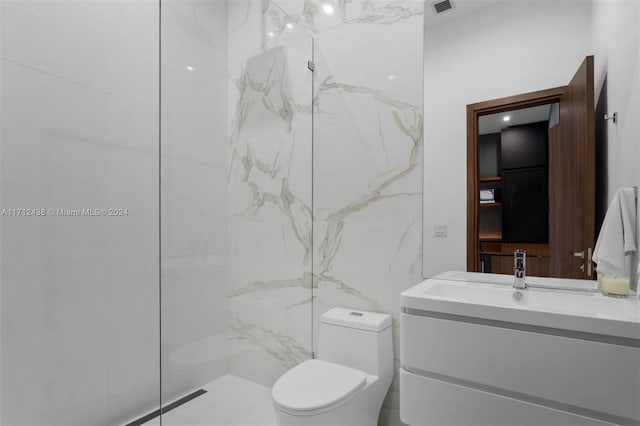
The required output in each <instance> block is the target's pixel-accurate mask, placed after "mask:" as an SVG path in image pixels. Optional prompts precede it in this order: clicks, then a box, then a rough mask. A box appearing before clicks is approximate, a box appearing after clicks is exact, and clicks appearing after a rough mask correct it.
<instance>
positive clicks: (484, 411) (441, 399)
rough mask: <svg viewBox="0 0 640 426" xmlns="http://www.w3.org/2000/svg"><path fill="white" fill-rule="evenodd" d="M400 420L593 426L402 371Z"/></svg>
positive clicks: (498, 425) (548, 410) (584, 419)
mask: <svg viewBox="0 0 640 426" xmlns="http://www.w3.org/2000/svg"><path fill="white" fill-rule="evenodd" d="M400 394H401V395H403V397H402V398H400V419H401V420H402V421H403V422H404V423H407V424H409V425H414V426H418V425H420V426H423V425H438V426H447V425H456V426H463V425H469V426H485V425H486V426H525V425H527V426H557V425H564V426H588V425H589V426H590V425H598V426H603V425H610V423H605V422H601V421H599V420H595V419H591V418H589V417H584V416H578V415H575V414H572V413H567V412H565V411H561V410H555V409H552V408H547V407H544V406H541V405H536V404H531V403H528V402H524V401H519V400H517V399H513V398H507V397H504V396H501V395H496V394H492V393H490V392H484V391H479V390H476V389H472V388H468V387H465V386H461V385H455V384H452V383H447V382H445V381H441V380H437V379H433V378H429V377H423V376H418V375H415V374H412V373H409V372H407V371H406V370H404V369H402V368H401V369H400Z"/></svg>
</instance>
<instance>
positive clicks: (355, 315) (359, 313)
mask: <svg viewBox="0 0 640 426" xmlns="http://www.w3.org/2000/svg"><path fill="white" fill-rule="evenodd" d="M349 315H353V316H354V317H361V316H363V315H364V314H363V313H362V312H354V311H351V312H349Z"/></svg>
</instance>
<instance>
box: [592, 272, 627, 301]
mask: <svg viewBox="0 0 640 426" xmlns="http://www.w3.org/2000/svg"><path fill="white" fill-rule="evenodd" d="M629 281H630V280H629V277H627V276H623V275H611V274H602V275H599V276H598V287H599V288H600V290H601V291H602V294H604V295H606V296H614V297H627V296H628V295H629Z"/></svg>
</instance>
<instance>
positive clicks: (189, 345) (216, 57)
mask: <svg viewBox="0 0 640 426" xmlns="http://www.w3.org/2000/svg"><path fill="white" fill-rule="evenodd" d="M161 8H162V26H161V40H162V45H161V51H162V55H161V56H162V64H161V73H162V77H161V86H162V91H161V93H162V95H161V111H162V112H161V117H162V119H161V129H162V130H161V157H162V159H161V199H162V202H161V204H162V210H161V264H162V268H161V269H162V280H161V299H162V302H161V322H162V326H161V341H162V350H161V359H162V361H161V364H162V372H161V376H162V396H163V398H162V400H163V406H167V405H169V408H171V410H165V413H164V414H163V416H162V422H163V424H165V425H181V424H184V422H185V421H187V420H186V419H193V418H194V416H196V417H197V419H198V421H200V422H204V423H206V424H211V425H215V424H220V425H222V424H225V425H226V424H251V420H250V419H249V418H247V417H243V416H254V417H256V416H257V415H259V414H260V413H261V411H260V410H261V408H260V407H259V404H258V403H257V402H256V401H255V400H251V401H248V400H247V399H246V398H247V397H246V395H258V394H259V395H262V396H264V398H263V399H264V401H263V402H264V403H265V404H266V405H265V404H263V405H264V407H265V408H264V409H265V413H266V414H265V415H271V400H270V396H269V395H270V394H269V392H268V387H270V386H272V385H273V383H274V382H275V380H277V378H278V377H279V376H280V375H281V374H283V373H284V372H285V371H286V370H287V369H289V368H291V367H293V366H295V365H296V364H298V363H299V362H301V361H303V360H305V359H308V358H310V357H311V344H312V341H311V316H312V314H311V306H312V305H311V296H312V290H311V232H312V216H311V199H312V197H311V184H312V181H311V171H312V159H311V152H312V149H311V137H312V114H311V112H312V106H311V103H312V85H311V84H312V79H313V74H312V72H311V71H310V70H309V69H308V61H309V60H311V59H312V55H313V51H312V50H313V44H312V43H313V41H312V38H311V37H310V36H309V35H308V34H307V33H306V32H304V31H303V30H302V29H301V28H300V27H299V26H298V25H297V24H296V23H295V22H294V21H293V20H291V19H289V17H288V16H287V15H286V14H285V13H283V12H282V11H281V10H280V9H279V8H278V7H277V5H276V4H275V3H273V2H263V1H258V0H251V1H229V2H226V1H210V2H202V1H199V0H163V1H162V4H161ZM185 396H190V397H191V398H193V399H191V400H190V401H189V402H185V401H186V400H185V399H184V397H185ZM261 398H262V397H261ZM238 401H244V402H243V404H238V403H237V402H238ZM175 402H178V403H179V404H181V405H179V406H178V407H176V404H174V403H175ZM234 403H235V404H234ZM247 404H251V407H250V408H251V409H250V410H248V409H247V408H249V406H248V405H247ZM174 407H176V408H174ZM234 410H235V411H234ZM267 411H268V412H267ZM256 418H257V417H256ZM255 424H261V423H255Z"/></svg>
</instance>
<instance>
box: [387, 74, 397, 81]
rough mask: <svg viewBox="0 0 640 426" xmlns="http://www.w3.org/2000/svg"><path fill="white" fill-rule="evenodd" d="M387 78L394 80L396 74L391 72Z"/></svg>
mask: <svg viewBox="0 0 640 426" xmlns="http://www.w3.org/2000/svg"><path fill="white" fill-rule="evenodd" d="M387 78H388V79H389V80H395V79H396V76H395V75H393V74H389V76H388V77H387Z"/></svg>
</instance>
